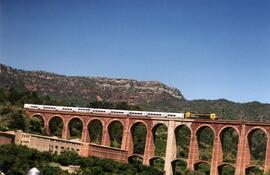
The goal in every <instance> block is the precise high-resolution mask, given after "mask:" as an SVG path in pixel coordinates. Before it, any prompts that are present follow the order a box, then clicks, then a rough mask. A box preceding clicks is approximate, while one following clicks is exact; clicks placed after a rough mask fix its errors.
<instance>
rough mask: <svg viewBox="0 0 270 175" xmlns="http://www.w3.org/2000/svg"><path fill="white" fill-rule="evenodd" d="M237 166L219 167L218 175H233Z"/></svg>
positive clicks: (225, 165)
mask: <svg viewBox="0 0 270 175" xmlns="http://www.w3.org/2000/svg"><path fill="white" fill-rule="evenodd" d="M234 173H235V166H234V165H232V164H230V163H223V164H220V165H219V166H218V175H233V174H234Z"/></svg>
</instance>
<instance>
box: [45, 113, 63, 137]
mask: <svg viewBox="0 0 270 175" xmlns="http://www.w3.org/2000/svg"><path fill="white" fill-rule="evenodd" d="M55 118H60V119H61V120H62V122H63V126H62V127H63V128H62V134H61V137H63V134H64V133H63V131H64V128H65V118H64V117H63V116H62V115H59V114H53V115H50V116H49V117H48V130H47V133H48V134H51V129H50V122H51V121H52V120H53V119H55Z"/></svg>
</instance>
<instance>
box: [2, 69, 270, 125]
mask: <svg viewBox="0 0 270 175" xmlns="http://www.w3.org/2000/svg"><path fill="white" fill-rule="evenodd" d="M0 87H2V88H3V87H6V88H8V87H13V88H17V89H21V90H27V91H37V92H38V93H40V94H42V95H48V96H50V97H52V98H53V99H64V100H65V101H67V104H72V105H77V106H86V104H87V103H89V102H91V101H95V100H96V99H97V98H98V99H99V100H104V101H108V102H112V103H117V102H127V103H128V104H129V105H135V106H139V107H140V108H141V109H142V110H154V111H168V112H169V111H170V112H185V111H194V112H215V113H217V114H219V115H221V116H224V118H226V119H240V118H241V119H245V120H260V121H262V120H263V121H268V120H269V121H270V104H267V103H260V102H257V101H253V102H247V103H239V102H233V101H230V100H227V99H216V100H206V99H196V100H186V99H185V98H184V95H183V94H182V93H181V91H180V90H179V89H177V88H174V87H169V86H167V85H166V84H164V83H162V82H160V81H138V80H133V79H126V78H124V79H121V78H108V77H94V76H66V75H60V74H55V73H52V72H46V71H25V70H21V69H15V68H12V67H10V66H6V65H3V64H0Z"/></svg>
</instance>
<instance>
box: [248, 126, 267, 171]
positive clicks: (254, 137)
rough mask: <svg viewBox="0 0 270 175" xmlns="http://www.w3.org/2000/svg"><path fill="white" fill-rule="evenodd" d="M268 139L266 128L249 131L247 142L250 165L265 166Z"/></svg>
mask: <svg viewBox="0 0 270 175" xmlns="http://www.w3.org/2000/svg"><path fill="white" fill-rule="evenodd" d="M268 138H269V137H268V134H267V132H266V131H265V129H264V128H261V127H255V128H252V129H250V130H249V132H248V133H247V140H248V146H249V151H250V161H251V162H250V164H252V165H258V166H259V165H264V163H265V158H266V146H267V140H268Z"/></svg>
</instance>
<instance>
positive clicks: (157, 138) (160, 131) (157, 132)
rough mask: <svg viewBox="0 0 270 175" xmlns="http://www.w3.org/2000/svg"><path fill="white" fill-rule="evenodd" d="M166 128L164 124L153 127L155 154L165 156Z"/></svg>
mask: <svg viewBox="0 0 270 175" xmlns="http://www.w3.org/2000/svg"><path fill="white" fill-rule="evenodd" d="M167 135H168V130H167V127H166V126H165V125H164V124H159V125H157V126H156V127H155V128H154V129H153V137H154V144H155V156H160V157H165V153H166V146H167V145H166V144H167Z"/></svg>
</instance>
